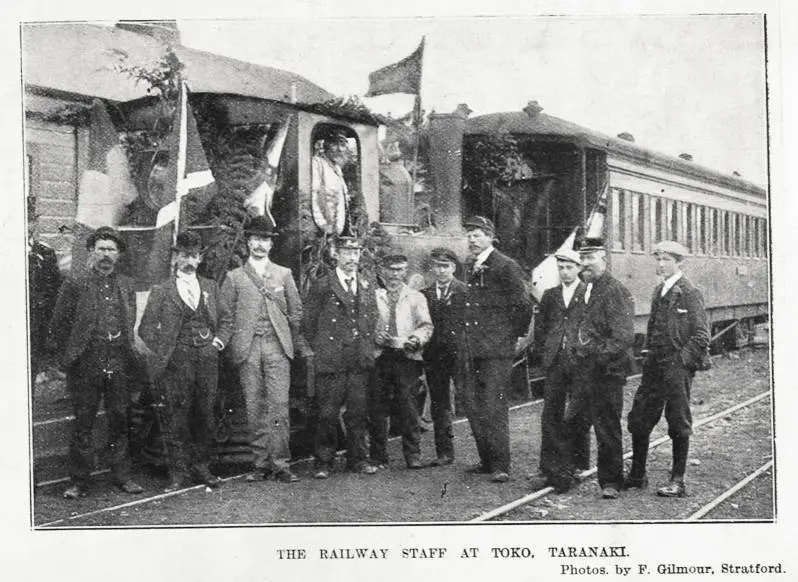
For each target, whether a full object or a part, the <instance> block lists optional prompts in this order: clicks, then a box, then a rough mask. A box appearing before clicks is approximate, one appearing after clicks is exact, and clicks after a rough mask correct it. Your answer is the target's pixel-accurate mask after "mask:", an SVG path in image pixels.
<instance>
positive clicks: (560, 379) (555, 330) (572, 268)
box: [531, 249, 590, 493]
mask: <svg viewBox="0 0 798 582" xmlns="http://www.w3.org/2000/svg"><path fill="white" fill-rule="evenodd" d="M555 258H556V259H557V270H558V271H559V275H560V285H558V286H557V287H554V288H552V289H548V290H547V291H546V292H545V293H543V297H542V298H541V300H540V311H539V313H538V314H537V316H536V317H535V333H534V340H535V347H534V350H533V354H534V356H535V357H536V359H538V360H539V361H540V362H541V364H542V366H543V369H544V370H545V372H546V384H545V389H544V396H543V412H542V413H541V416H540V425H541V427H540V429H541V440H540V465H539V470H540V474H539V475H538V476H537V477H535V478H533V479H532V483H531V486H532V487H533V488H534V489H542V488H543V487H546V486H549V485H550V486H552V487H554V488H555V489H556V490H557V491H558V492H560V493H562V492H565V491H567V490H568V489H570V488H571V486H572V485H573V484H574V481H575V478H574V477H575V473H576V471H577V470H579V469H586V468H587V466H588V465H589V460H590V441H589V438H588V437H589V434H588V433H583V434H580V435H578V436H579V437H580V438H579V439H578V441H577V440H575V439H574V437H575V436H577V435H571V434H569V433H567V432H566V430H565V426H566V425H567V424H569V423H570V418H569V416H570V415H571V414H573V412H574V409H573V408H568V409H567V411H566V403H567V402H568V400H569V398H570V397H571V396H572V394H573V391H574V387H575V383H576V381H577V378H578V373H579V370H578V369H577V367H576V363H575V361H574V358H573V350H574V347H575V346H576V344H577V329H578V326H579V321H580V319H581V317H582V311H583V310H584V307H585V297H584V296H585V285H584V283H582V282H581V281H580V280H579V271H580V270H581V268H582V267H581V261H580V258H579V253H578V252H576V251H574V250H570V249H567V250H560V251H558V252H557V253H556V254H555Z"/></svg>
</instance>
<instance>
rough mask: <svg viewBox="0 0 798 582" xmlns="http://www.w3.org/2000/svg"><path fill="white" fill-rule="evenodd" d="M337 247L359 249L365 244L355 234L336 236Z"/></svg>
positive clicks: (339, 248)
mask: <svg viewBox="0 0 798 582" xmlns="http://www.w3.org/2000/svg"><path fill="white" fill-rule="evenodd" d="M335 248H336V249H338V250H339V251H340V250H341V249H357V250H360V249H362V248H363V246H362V245H361V244H360V241H359V240H358V239H357V237H355V236H338V237H336V238H335Z"/></svg>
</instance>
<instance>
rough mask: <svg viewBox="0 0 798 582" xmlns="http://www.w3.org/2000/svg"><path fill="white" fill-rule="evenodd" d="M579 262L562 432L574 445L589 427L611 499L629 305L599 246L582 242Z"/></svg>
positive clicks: (628, 353)
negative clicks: (573, 371)
mask: <svg viewBox="0 0 798 582" xmlns="http://www.w3.org/2000/svg"><path fill="white" fill-rule="evenodd" d="M579 257H580V260H581V263H582V279H583V281H584V282H585V284H586V286H585V295H584V302H585V306H584V310H583V312H582V318H581V320H580V322H579V326H578V329H577V338H576V340H577V341H576V345H575V346H574V352H573V353H574V357H575V359H576V365H577V366H578V367H579V368H580V369H581V370H580V380H579V382H578V386H577V387H576V388H575V389H574V392H573V397H572V401H571V404H570V407H569V409H572V411H573V412H572V413H569V415H570V418H569V424H568V429H567V430H568V431H569V432H571V438H572V439H574V442H578V441H576V439H579V438H583V437H584V435H586V434H588V432H589V431H590V426H591V424H592V425H593V429H594V430H595V433H596V448H597V453H598V454H597V456H598V458H597V470H598V482H599V486H600V487H601V496H602V497H603V498H604V499H616V498H617V497H618V492H619V490H620V489H621V486H622V485H623V431H622V429H621V413H622V411H623V386H624V384H626V377H627V376H628V375H629V373H630V372H631V369H632V366H633V361H634V359H633V354H632V346H633V345H634V335H635V334H634V300H633V299H632V295H631V293H629V290H628V289H626V287H624V286H623V285H622V284H621V283H620V282H619V281H618V280H616V279H615V278H613V276H612V275H610V273H609V271H608V270H607V251H606V250H605V248H604V242H603V240H601V239H589V238H586V239H584V240H583V241H582V245H581V247H580V249H579Z"/></svg>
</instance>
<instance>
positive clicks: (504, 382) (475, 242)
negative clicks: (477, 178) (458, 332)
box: [463, 216, 531, 483]
mask: <svg viewBox="0 0 798 582" xmlns="http://www.w3.org/2000/svg"><path fill="white" fill-rule="evenodd" d="M463 227H464V228H465V230H466V238H467V241H468V250H469V253H470V255H471V256H470V258H469V261H468V262H467V263H466V272H465V282H466V285H467V291H466V298H465V316H464V319H465V337H466V344H467V346H468V354H467V355H466V357H465V361H466V365H467V366H468V368H467V373H466V374H465V383H464V385H465V386H464V388H465V389H464V393H463V405H464V407H465V409H466V415H467V416H468V420H469V423H470V424H471V430H472V432H473V433H474V440H475V441H476V445H477V451H478V453H479V459H480V462H479V463H478V464H477V465H476V466H474V467H473V468H472V469H471V471H472V472H476V473H488V474H490V475H491V480H492V481H493V482H495V483H506V482H507V481H509V479H510V435H509V424H510V417H509V410H508V408H507V404H508V395H507V391H508V389H509V387H510V375H511V373H512V365H513V357H514V355H515V347H516V345H517V343H518V338H520V337H522V336H524V335H526V332H527V328H528V327H529V319H530V316H531V303H530V300H529V297H528V295H527V292H526V288H525V287H524V282H523V273H522V271H521V267H520V266H519V265H518V263H516V262H515V261H514V260H513V259H511V258H510V257H508V256H507V255H505V254H503V253H501V252H499V251H498V250H496V249H495V248H494V247H493V240H494V236H495V230H496V229H495V227H494V225H493V222H491V221H490V219H488V218H485V217H483V216H475V217H473V218H471V219H469V220H468V221H466V222H465V223H464V225H463Z"/></svg>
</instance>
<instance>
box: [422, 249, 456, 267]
mask: <svg viewBox="0 0 798 582" xmlns="http://www.w3.org/2000/svg"><path fill="white" fill-rule="evenodd" d="M429 257H430V259H432V260H433V261H435V262H436V263H454V264H455V265H456V264H457V255H456V254H454V251H453V250H451V249H447V248H446V247H435V248H434V249H432V250H431V251H430V253H429Z"/></svg>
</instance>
